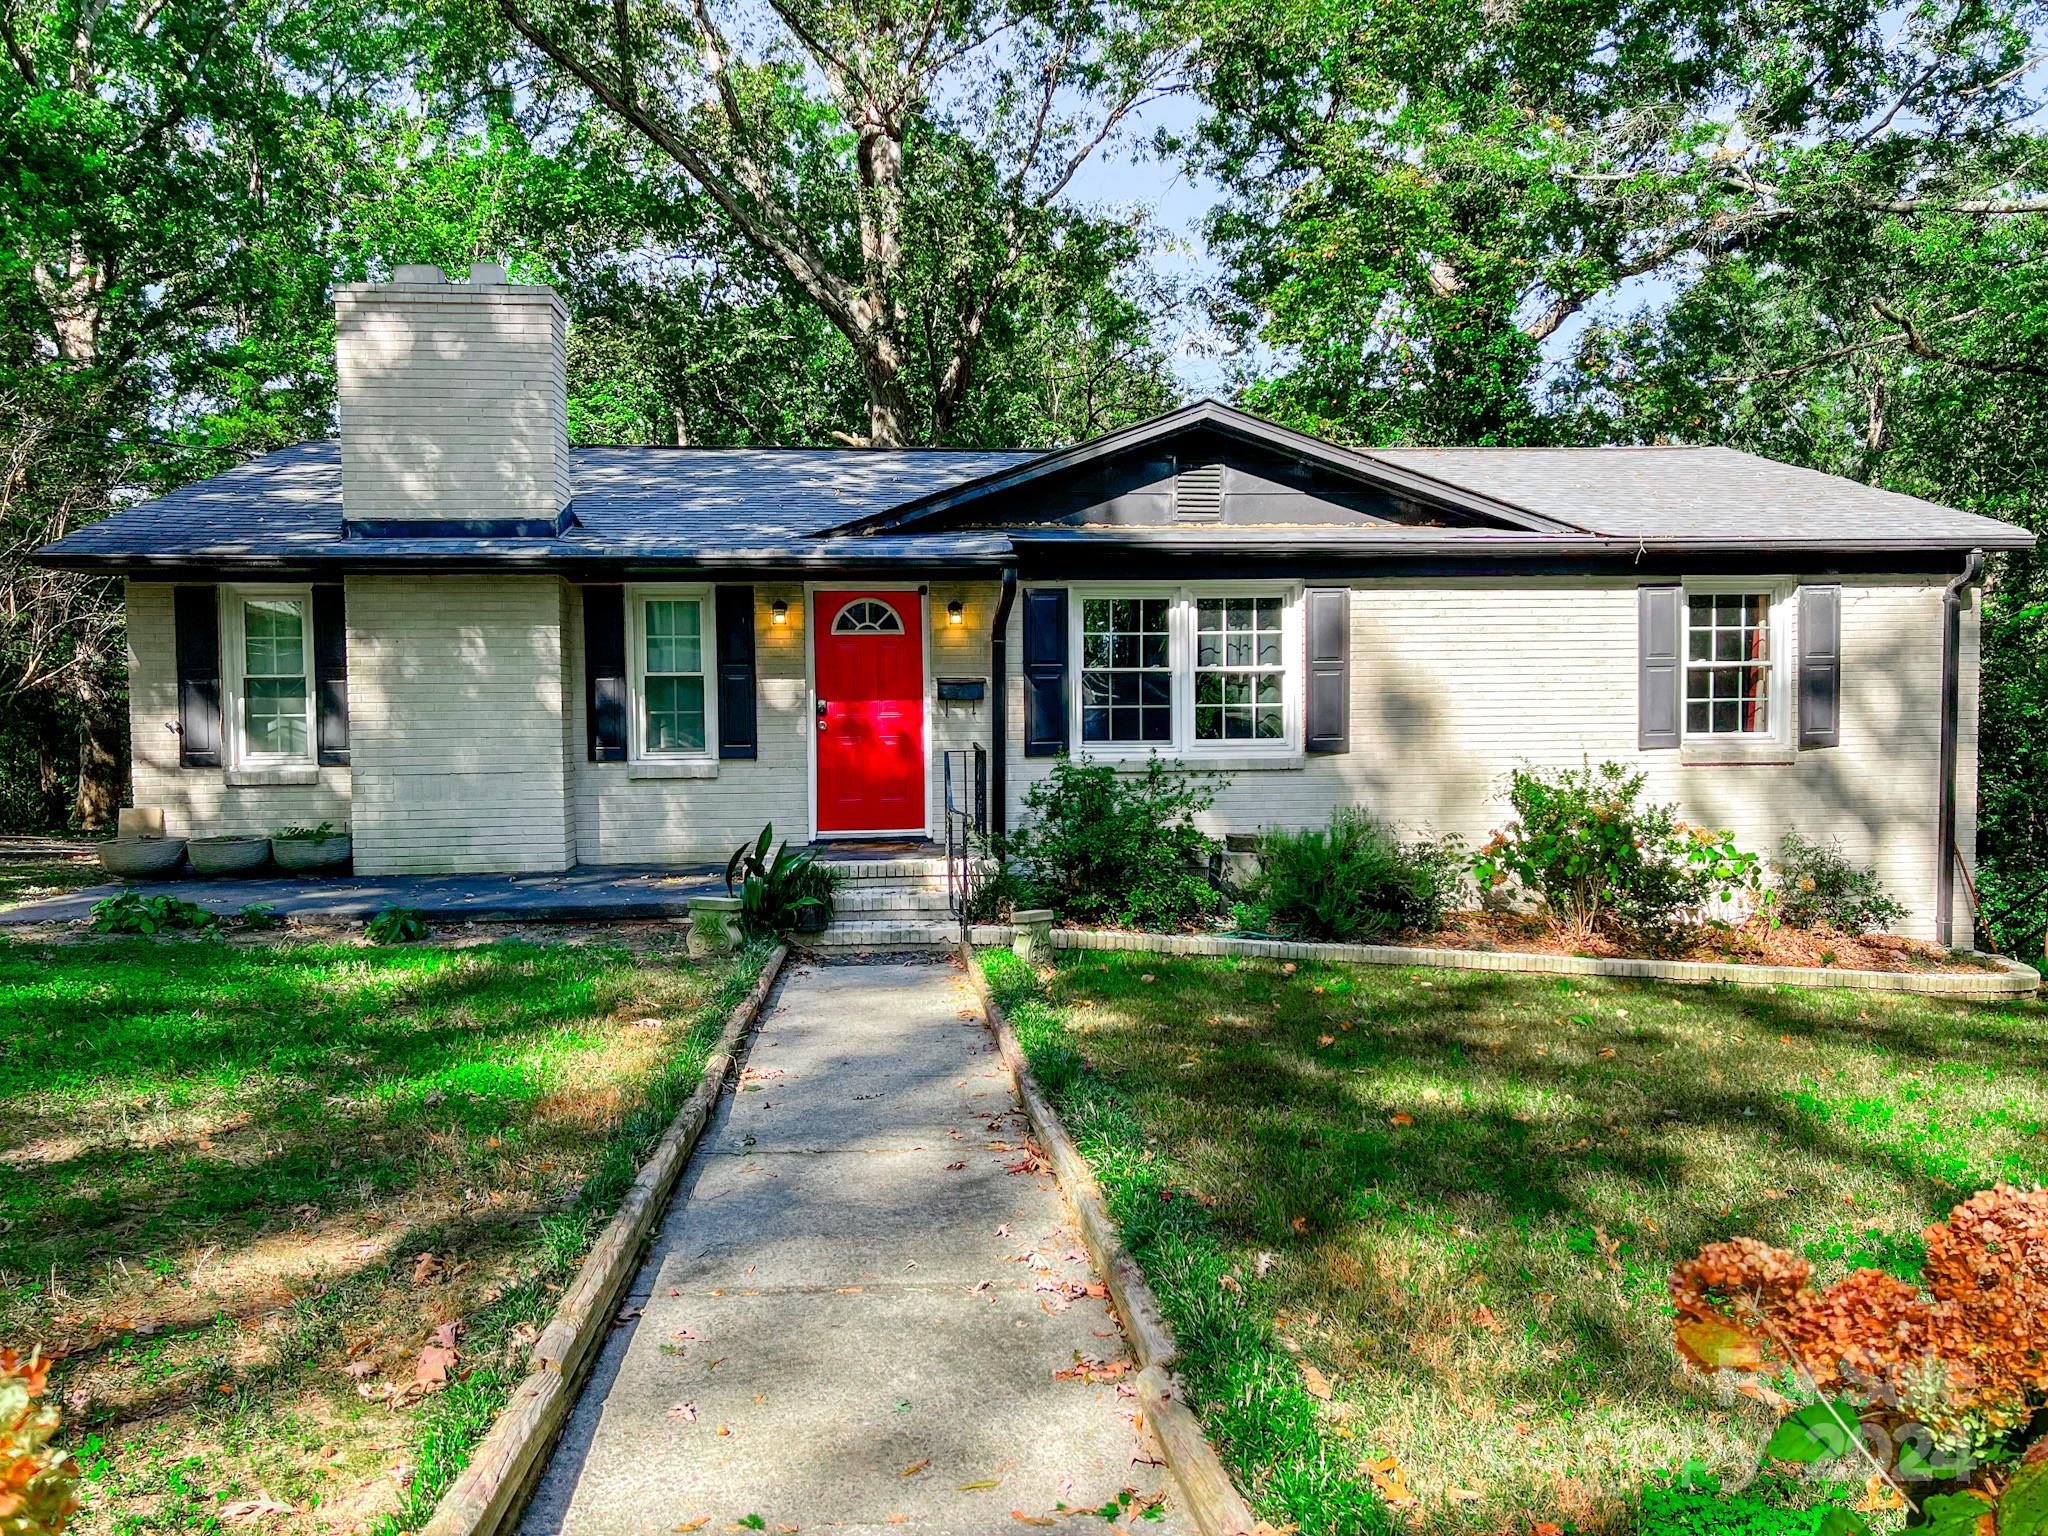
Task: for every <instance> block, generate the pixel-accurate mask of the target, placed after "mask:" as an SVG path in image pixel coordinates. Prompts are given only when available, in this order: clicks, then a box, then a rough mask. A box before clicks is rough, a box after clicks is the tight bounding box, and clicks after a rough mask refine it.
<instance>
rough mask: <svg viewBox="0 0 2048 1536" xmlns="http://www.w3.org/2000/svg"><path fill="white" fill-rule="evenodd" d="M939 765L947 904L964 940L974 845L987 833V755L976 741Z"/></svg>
mask: <svg viewBox="0 0 2048 1536" xmlns="http://www.w3.org/2000/svg"><path fill="white" fill-rule="evenodd" d="M955 759H958V762H957V764H956V762H955ZM939 764H940V770H941V772H942V774H943V776H944V783H945V791H946V793H945V808H946V905H947V907H948V908H949V909H950V910H951V911H952V913H953V915H954V916H955V917H957V918H959V919H960V937H961V938H963V939H964V938H966V937H967V928H968V914H969V913H970V912H971V911H972V910H973V907H974V882H975V875H976V873H977V869H976V865H975V843H976V841H977V840H978V839H980V838H982V837H983V836H984V835H985V834H986V833H987V831H988V752H987V750H986V749H985V748H984V747H983V746H982V745H981V744H980V743H979V742H976V743H975V744H974V745H973V746H972V747H968V748H964V749H962V750H961V751H958V752H942V753H940V754H939Z"/></svg>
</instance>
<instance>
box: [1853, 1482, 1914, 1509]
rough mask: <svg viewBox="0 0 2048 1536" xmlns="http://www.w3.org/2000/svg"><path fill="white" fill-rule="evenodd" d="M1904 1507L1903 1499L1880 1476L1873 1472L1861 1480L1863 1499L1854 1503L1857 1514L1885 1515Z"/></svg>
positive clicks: (1897, 1491)
mask: <svg viewBox="0 0 2048 1536" xmlns="http://www.w3.org/2000/svg"><path fill="white" fill-rule="evenodd" d="M1905 1507H1906V1500H1905V1497H1904V1496H1903V1495H1902V1494H1901V1493H1900V1492H1899V1490H1898V1489H1897V1488H1895V1487H1893V1486H1892V1484H1891V1483H1890V1482H1888V1481H1887V1480H1886V1479H1885V1478H1884V1476H1883V1475H1882V1474H1880V1473H1877V1472H1873V1473H1871V1474H1870V1476H1869V1477H1867V1478H1865V1479H1864V1480H1863V1497H1862V1498H1860V1499H1858V1500H1857V1501H1856V1512H1857V1513H1858V1514H1863V1515H1877V1514H1885V1513H1888V1512H1889V1511H1891V1510H1894V1509H1904V1508H1905Z"/></svg>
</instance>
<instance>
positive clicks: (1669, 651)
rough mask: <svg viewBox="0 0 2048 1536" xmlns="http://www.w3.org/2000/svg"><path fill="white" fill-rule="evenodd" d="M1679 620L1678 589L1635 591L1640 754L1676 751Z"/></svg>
mask: <svg viewBox="0 0 2048 1536" xmlns="http://www.w3.org/2000/svg"><path fill="white" fill-rule="evenodd" d="M1684 615H1685V589H1684V588H1683V587H1638V588H1636V745H1637V746H1639V747H1641V748H1643V749H1644V750H1645V751H1654V750H1657V749H1660V748H1668V747H1676V746H1677V745H1678V706H1679V682H1680V679H1681V677H1682V676H1683V669H1682V668H1681V666H1680V664H1679V647H1680V646H1681V645H1682V644H1683V642H1684V633H1683V631H1684Z"/></svg>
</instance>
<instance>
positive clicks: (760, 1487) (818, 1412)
mask: <svg viewBox="0 0 2048 1536" xmlns="http://www.w3.org/2000/svg"><path fill="white" fill-rule="evenodd" d="M972 996H973V994H972V992H971V991H970V990H968V989H967V986H966V983H965V980H964V978H962V977H961V975H960V974H959V972H958V971H957V970H956V969H955V968H954V967H953V966H952V965H951V964H949V963H947V962H944V961H937V962H935V961H930V960H919V961H911V962H901V961H898V962H892V963H877V964H870V965H847V964H835V965H828V966H823V967H818V966H811V967H806V968H803V969H800V970H798V971H796V972H794V973H793V974H792V975H791V976H789V977H788V978H787V979H786V980H785V981H784V983H783V988H782V992H781V994H780V998H779V1003H778V1006H776V1007H775V1008H774V1009H773V1011H772V1012H770V1013H769V1014H768V1015H766V1016H765V1017H764V1018H763V1020H762V1022H761V1025H760V1027H759V1030H758V1032H757V1034H756V1037H755V1039H754V1042H753V1044H752V1045H751V1047H750V1049H749V1054H748V1058H747V1061H746V1064H745V1071H746V1073H747V1076H746V1077H745V1078H744V1079H743V1082H744V1083H746V1084H747V1085H749V1086H747V1087H746V1088H745V1089H743V1091H741V1092H739V1093H736V1094H733V1095H731V1096H729V1097H728V1098H727V1099H726V1101H725V1105H724V1107H723V1108H722V1109H721V1111H720V1113H719V1117H718V1119H717V1121H715V1122H714V1124H713V1126H712V1127H711V1128H710V1130H709V1131H708V1132H707V1133H706V1136H705V1139H704V1141H703V1142H702V1143H700V1144H699V1149H698V1154H697V1157H696V1159H695V1161H694V1163H693V1166H692V1167H691V1169H690V1170H689V1172H688V1173H687V1174H686V1175H685V1178H684V1182H683V1184H682V1186H681V1187H680V1189H679V1190H678V1192H677V1195H676V1199H675V1202H674V1204H673V1205H672V1206H671V1208H670V1210H669V1212H668V1215H667V1216H666V1218H665V1219H664V1222H663V1226H662V1230H661V1232H660V1233H659V1235H658V1236H657V1238H656V1242H655V1247H654V1251H653V1253H652V1254H651V1256H650V1257H649V1260H648V1262H647V1264H646V1265H645V1266H644V1267H643V1269H642V1271H641V1274H640V1276H639V1277H638V1279H637V1280H636V1282H635V1290H634V1294H633V1295H632V1297H631V1298H630V1300H629V1303H628V1306H627V1308H626V1315H627V1319H628V1320H627V1321H626V1322H624V1323H623V1324H622V1326H620V1327H619V1328H617V1329H615V1330H614V1331H613V1333H612V1335H611V1337H610V1338H609V1340H608V1341H607V1344H606V1348H605V1351H604V1355H603V1357H602V1359H601V1360H600V1362H599V1365H598V1367H597V1372H596V1374H595V1376H594V1377H593V1379H592V1381H591V1383H590V1385H589V1386H588V1387H587V1388H586V1389H585V1391H584V1395H583V1398H582V1400H581V1401H580V1402H579V1403H578V1405H577V1408H576V1410H575V1412H574V1414H573V1415H572V1416H571V1418H570V1421H569V1425H568V1428H567V1430H566V1431H565V1433H564V1437H563V1440H562V1443H561V1444H560V1445H559V1446H558V1448H557V1449H556V1451H555V1453H554V1457H553V1460H552V1462H551V1463H550V1465H549V1467H548V1470H547V1472H546V1474H545V1475H544V1477H543V1478H542V1481H541V1483H540V1486H539V1488H538V1490H537V1492H536V1493H535V1496H534V1499H533V1502H532V1503H531V1505H530V1506H529V1507H528V1509H527V1512H526V1515H525V1518H524V1522H523V1524H522V1527H521V1529H522V1531H523V1532H524V1533H526V1536H625V1533H629V1532H630V1533H635V1536H639V1533H654V1532H663V1531H670V1530H676V1529H702V1530H704V1531H706V1532H710V1531H723V1530H728V1529H732V1528H734V1526H735V1524H736V1523H737V1522H739V1521H742V1520H744V1519H746V1517H748V1516H759V1517H760V1519H761V1521H762V1522H763V1525H764V1527H765V1529H767V1530H770V1531H774V1530H776V1529H778V1528H784V1529H801V1530H804V1531H822V1530H830V1531H833V1532H836V1533H847V1532H851V1533H862V1532H875V1533H885V1532H886V1533H900V1532H916V1533H931V1536H936V1533H941V1532H943V1533H947V1536H961V1533H970V1536H971V1533H976V1532H997V1531H1002V1532H1015V1531H1017V1530H1019V1529H1024V1528H1026V1527H1025V1526H1023V1525H1020V1523H1019V1521H1018V1519H1017V1518H1016V1515H1017V1514H1021V1515H1023V1516H1025V1517H1027V1518H1028V1520H1030V1521H1031V1522H1034V1527H1033V1528H1039V1527H1036V1526H1035V1522H1037V1521H1040V1520H1050V1521H1052V1522H1053V1523H1052V1525H1051V1526H1049V1527H1042V1528H1046V1529H1055V1530H1064V1531H1069V1532H1078V1531H1084V1530H1085V1531H1093V1532H1103V1531H1108V1530H1115V1529H1118V1528H1120V1527H1122V1526H1125V1525H1128V1526H1130V1527H1131V1528H1133V1529H1136V1530H1143V1531H1166V1532H1182V1531H1186V1530H1189V1529H1191V1528H1192V1527H1191V1524H1190V1523H1189V1522H1188V1521H1187V1520H1186V1518H1185V1516H1184V1515H1183V1513H1182V1512H1180V1511H1178V1510H1176V1509H1174V1508H1173V1507H1172V1506H1171V1505H1168V1506H1166V1507H1165V1508H1164V1510H1163V1511H1162V1512H1163V1514H1164V1518H1163V1519H1140V1518H1138V1510H1137V1508H1136V1507H1134V1506H1127V1509H1128V1519H1126V1520H1115V1521H1111V1522H1108V1523H1105V1521H1104V1520H1103V1519H1101V1518H1100V1517H1099V1516H1097V1515H1096V1514H1094V1513H1092V1511H1097V1510H1101V1509H1102V1508H1103V1507H1104V1506H1105V1505H1108V1504H1109V1503H1111V1501H1113V1500H1115V1499H1116V1498H1117V1497H1118V1496H1119V1494H1120V1493H1121V1492H1122V1491H1123V1490H1125V1489H1136V1490H1137V1491H1138V1492H1139V1493H1140V1494H1141V1495H1143V1496H1146V1497H1151V1496H1153V1495H1156V1494H1158V1493H1160V1492H1162V1491H1163V1490H1165V1489H1166V1488H1167V1487H1168V1479H1167V1477H1166V1473H1165V1469H1164V1468H1162V1467H1160V1466H1157V1465H1154V1464H1152V1456H1153V1455H1154V1454H1155V1453H1154V1452H1153V1451H1152V1450H1151V1449H1150V1447H1149V1445H1148V1444H1147V1442H1146V1441H1145V1440H1144V1439H1143V1438H1142V1437H1141V1435H1140V1433H1139V1432H1138V1430H1137V1428H1136V1425H1135V1422H1134V1410H1135V1400H1134V1399H1133V1398H1132V1397H1130V1396H1129V1395H1128V1391H1129V1387H1128V1378H1127V1377H1114V1376H1112V1377H1110V1378H1108V1379H1097V1380H1092V1381H1091V1380H1088V1379H1086V1378H1085V1377H1084V1376H1082V1375H1079V1374H1077V1373H1074V1372H1073V1367H1074V1366H1075V1363H1076V1361H1077V1360H1085V1361H1091V1362H1111V1361H1122V1360H1126V1359H1128V1358H1129V1355H1130V1349H1129V1345H1128V1343H1127V1342H1126V1340H1125V1339H1124V1337H1123V1334H1122V1332H1121V1330H1120V1328H1119V1327H1118V1324H1117V1321H1116V1317H1115V1314H1114V1313H1113V1312H1112V1311H1111V1310H1110V1308H1109V1306H1108V1305H1107V1303H1106V1302H1105V1301H1103V1300H1102V1299H1100V1298H1099V1297H1094V1296H1090V1295H1088V1294H1086V1291H1085V1289H1084V1288H1085V1287H1086V1285H1087V1284H1088V1282H1089V1281H1091V1280H1093V1279H1094V1278H1095V1277H1094V1276H1092V1275H1091V1274H1090V1272H1089V1270H1088V1267H1087V1260H1086V1258H1085V1256H1084V1255H1083V1254H1082V1252H1081V1244H1080V1242H1079V1239H1078V1237H1077V1235H1076V1234H1075V1233H1074V1232H1073V1230H1072V1228H1071V1226H1070V1225H1069V1222H1068V1215H1067V1211H1066V1208H1065V1206H1064V1204H1063V1203H1062V1202H1061V1200H1060V1196H1059V1192H1058V1189H1057V1187H1056V1185H1055V1184H1054V1182H1053V1180H1052V1178H1051V1176H1050V1175H1049V1174H1045V1173H1042V1172H1034V1171H1032V1170H1031V1169H1030V1168H1029V1167H1028V1166H1026V1167H1025V1168H1024V1169H1023V1170H1022V1171H1019V1172H1014V1173H1013V1172H1010V1171H1008V1170H1009V1168H1010V1167H1011V1166H1013V1165H1015V1164H1017V1163H1018V1162H1019V1161H1020V1159H1021V1158H1022V1152H1021V1151H1020V1150H1016V1149H1010V1150H1007V1151H1006V1150H1004V1149H999V1148H995V1147H991V1146H990V1145H989V1143H990V1142H1005V1143H1020V1144H1021V1143H1022V1142H1023V1140H1024V1135H1023V1132H1022V1130H1021V1128H1020V1127H1019V1123H1018V1119H1017V1113H1018V1112H1017V1108H1016V1105H1015V1101H1014V1100H1013V1099H1012V1097H1011V1096H1010V1094H1009V1092H1008V1086H1007V1085H1008V1079H1007V1075H1006V1074H1004V1073H1003V1070H1002V1067H1001V1064H1000V1058H999V1057H998V1056H997V1055H996V1054H995V1049H994V1043H993V1041H992V1040H991V1039H990V1037H989V1035H988V1033H987V1031H986V1028H985V1026H984V1025H983V1024H982V1023H981V1021H980V1019H979V1017H978V1015H976V1014H974V1013H973V1011H972V1007H971V1004H972ZM963 1011H965V1012H966V1013H967V1015H968V1016H965V1017H963ZM999 1118H1000V1121H1001V1125H1000V1128H999V1129H998V1130H997V1131H995V1132H991V1131H990V1130H989V1129H988V1126H989V1125H990V1123H991V1122H992V1121H997V1120H998V1119H999ZM956 1130H957V1131H958V1132H960V1135H959V1136H958V1137H956V1136H954V1135H953V1134H952V1133H953V1132H954V1131H956ZM749 1138H751V1140H749ZM954 1165H958V1166H954ZM1063 1371H1064V1372H1068V1373H1069V1376H1068V1378H1067V1379H1061V1377H1060V1375H1059V1373H1060V1372H1063ZM1013 1511H1014V1512H1015V1513H1014V1514H1013ZM1082 1511H1090V1512H1091V1513H1087V1514H1083V1513H1081V1512H1082ZM696 1520H703V1521H705V1522H706V1523H705V1524H704V1525H703V1526H701V1527H692V1526H691V1525H690V1522H692V1521H696Z"/></svg>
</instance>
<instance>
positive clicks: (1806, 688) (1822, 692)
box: [1799, 586, 1842, 747]
mask: <svg viewBox="0 0 2048 1536" xmlns="http://www.w3.org/2000/svg"><path fill="white" fill-rule="evenodd" d="M1841 744H1842V589H1841V588H1840V587H1836V586H1826V587H1801V588H1800V589H1799V745H1800V746H1802V747H1838V746H1840V745H1841Z"/></svg>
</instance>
